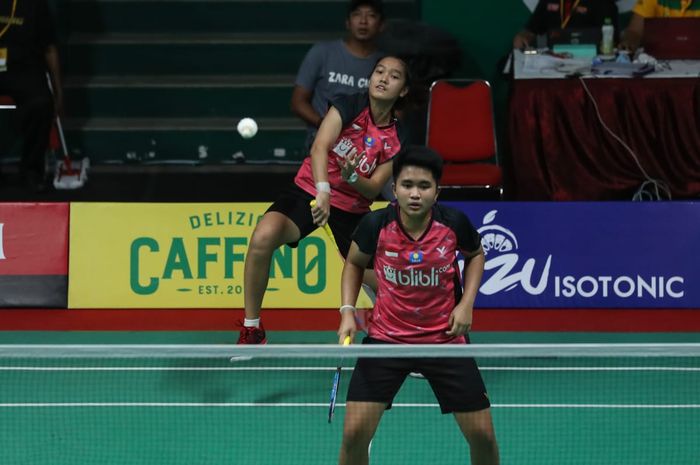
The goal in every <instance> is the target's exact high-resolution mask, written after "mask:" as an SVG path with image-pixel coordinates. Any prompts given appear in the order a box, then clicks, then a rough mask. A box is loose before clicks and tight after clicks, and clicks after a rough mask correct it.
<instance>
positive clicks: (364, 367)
mask: <svg viewBox="0 0 700 465" xmlns="http://www.w3.org/2000/svg"><path fill="white" fill-rule="evenodd" d="M362 343H363V344H385V342H383V341H378V340H376V339H372V338H370V337H365V338H364V340H363V341H362ZM412 372H417V373H422V374H423V376H425V379H426V380H427V381H428V383H430V387H431V388H432V390H433V393H435V397H436V398H437V400H438V403H439V404H440V410H441V411H442V413H453V412H476V411H478V410H484V409H486V408H488V407H490V405H491V403H490V402H489V398H488V396H487V394H486V387H485V386H484V381H483V380H482V379H481V374H480V373H479V368H478V367H477V366H476V362H475V361H474V359H473V358H452V357H448V358H360V359H358V360H357V364H356V365H355V371H354V372H353V374H352V378H351V379H350V386H349V387H348V396H347V400H348V401H355V402H380V403H383V404H388V406H387V409H390V408H391V403H392V401H393V399H394V396H395V395H396V393H397V392H399V388H400V387H401V385H402V384H403V382H404V380H405V379H406V376H408V374H409V373H412Z"/></svg>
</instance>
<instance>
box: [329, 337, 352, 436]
mask: <svg viewBox="0 0 700 465" xmlns="http://www.w3.org/2000/svg"><path fill="white" fill-rule="evenodd" d="M350 342H352V339H351V338H350V336H346V337H345V340H343V345H344V346H347V345H350ZM341 361H342V359H341ZM342 369H343V367H342V366H338V368H336V370H335V374H334V375H333V387H331V403H330V405H329V406H328V423H330V422H331V421H332V420H333V414H334V413H335V400H336V398H337V397H338V387H339V386H340V372H341V371H342Z"/></svg>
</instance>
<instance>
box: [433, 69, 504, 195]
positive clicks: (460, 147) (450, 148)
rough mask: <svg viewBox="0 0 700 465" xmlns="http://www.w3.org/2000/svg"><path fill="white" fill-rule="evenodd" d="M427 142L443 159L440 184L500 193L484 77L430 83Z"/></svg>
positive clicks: (501, 183)
mask: <svg viewBox="0 0 700 465" xmlns="http://www.w3.org/2000/svg"><path fill="white" fill-rule="evenodd" d="M426 145H427V146H428V147H430V148H431V149H433V150H435V151H436V152H437V153H439V154H440V155H441V156H442V158H443V160H444V161H445V167H444V169H443V174H442V181H441V182H440V184H441V186H440V187H443V188H482V189H490V190H496V191H497V192H498V195H499V197H502V196H503V176H502V172H501V167H500V166H499V164H498V156H497V153H496V133H495V128H494V121H493V104H492V98H491V86H490V84H489V83H488V82H487V81H481V80H439V81H435V82H434V83H433V85H432V86H431V87H430V102H429V104H428V127H427V131H426Z"/></svg>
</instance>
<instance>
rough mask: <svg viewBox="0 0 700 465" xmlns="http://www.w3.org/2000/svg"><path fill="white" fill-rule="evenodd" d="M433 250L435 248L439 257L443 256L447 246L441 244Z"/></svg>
mask: <svg viewBox="0 0 700 465" xmlns="http://www.w3.org/2000/svg"><path fill="white" fill-rule="evenodd" d="M435 250H437V251H438V253H439V254H440V258H442V257H444V256H445V254H446V253H447V247H445V246H444V245H441V246H440V247H438V248H437V249H435Z"/></svg>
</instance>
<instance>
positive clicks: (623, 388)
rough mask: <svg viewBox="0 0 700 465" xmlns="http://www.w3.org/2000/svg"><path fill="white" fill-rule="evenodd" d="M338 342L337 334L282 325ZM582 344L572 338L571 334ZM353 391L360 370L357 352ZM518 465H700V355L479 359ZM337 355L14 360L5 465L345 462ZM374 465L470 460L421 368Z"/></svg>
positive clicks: (223, 337) (7, 397)
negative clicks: (340, 456)
mask: <svg viewBox="0 0 700 465" xmlns="http://www.w3.org/2000/svg"><path fill="white" fill-rule="evenodd" d="M269 336H270V339H271V341H272V343H302V342H310V343H323V342H328V343H332V342H333V341H334V335H333V333H291V332H284V333H274V332H273V333H270V335H269ZM232 339H233V338H232V335H231V334H230V333H224V332H222V333H212V332H209V333H186V334H185V333H38V332H31V333H29V332H23V333H22V332H12V333H10V332H7V333H0V344H19V343H23V344H27V343H36V344H63V343H80V344H84V343H99V344H118V343H131V344H133V343H138V344H142V343H157V344H166V343H168V344H200V343H201V344H218V343H221V344H227V343H231V342H232ZM473 339H474V341H475V342H479V343H494V342H502V343H512V342H698V339H700V338H699V337H698V335H697V334H694V333H693V334H635V335H630V334H625V335H622V334H611V333H607V334H582V333H558V334H550V335H547V334H543V333H518V334H513V333H511V334H505V333H482V334H475V335H474V336H473ZM563 339H566V340H563ZM343 364H344V366H346V369H345V370H344V374H343V379H342V381H341V394H340V395H339V401H340V400H341V399H344V391H345V388H346V387H347V383H348V380H349V378H350V376H351V373H352V361H351V360H346V361H344V363H343ZM479 364H480V367H481V370H482V375H483V377H484V380H485V382H486V385H487V388H488V390H489V396H490V399H491V401H492V404H493V409H492V413H493V417H494V423H495V427H496V432H497V436H498V439H499V445H500V450H501V455H502V463H503V464H518V465H535V464H551V465H564V464H576V465H579V464H580V465H584V464H585V465H592V464H601V465H602V464H611V465H612V464H615V465H618V464H623V465H625V464H629V465H633V464H634V465H642V464H649V465H651V464H654V465H659V464H663V465H671V464H678V465H681V464H682V465H698V464H700V440H698V438H700V388H699V387H698V386H700V359H698V358H682V359H667V358H650V359H644V358H642V359H637V358H634V359H620V358H615V359H612V358H611V359H563V358H557V357H555V356H553V357H545V358H542V357H538V358H522V359H503V360H500V359H486V360H479ZM333 370H334V363H333V361H332V360H328V359H321V360H318V359H317V360H312V361H309V360H301V359H289V360H286V359H285V360H280V361H276V360H268V361H264V362H260V361H255V360H253V361H239V362H236V363H231V362H230V361H228V360H218V359H217V360H213V359H212V360H208V359H205V360H191V359H183V360H179V359H175V360H173V359H168V360H145V361H144V360H141V361H138V362H136V361H134V360H107V361H105V360H101V361H92V362H90V363H88V362H86V361H85V360H61V359H59V360H28V359H12V360H11V359H7V360H0V376H1V377H2V383H0V464H2V465H20V464H21V465H25V464H26V465H30V464H31V465H88V464H89V465H93V464H94V465H97V464H100V465H106V464H115V465H116V464H119V465H146V464H148V465H166V464H167V465H204V464H211V465H215V464H216V465H218V464H222V465H223V464H295V465H296V464H299V465H302V464H303V465H307V464H309V465H314V464H319V465H320V464H332V463H336V460H337V452H338V447H339V444H340V438H341V432H342V422H343V415H344V404H342V403H340V404H339V406H338V408H337V410H336V417H335V419H334V421H333V422H332V423H331V424H328V422H327V409H328V393H329V389H330V384H331V379H332V375H333ZM370 463H372V464H401V465H404V464H436V465H438V464H439V465H449V464H465V463H469V461H468V448H467V445H466V443H465V442H464V440H463V439H462V437H461V435H460V433H459V432H458V430H457V427H456V425H455V423H454V420H453V419H452V417H451V416H450V415H441V414H440V412H439V409H438V407H437V404H436V401H435V399H434V397H433V394H432V392H431V390H430V387H429V385H428V383H427V382H426V381H425V380H422V379H416V378H408V379H407V380H406V382H405V384H404V386H403V388H402V390H401V392H400V393H399V395H398V396H397V398H396V399H395V404H394V408H392V409H391V410H390V411H388V412H387V413H386V414H385V416H384V419H383V421H382V423H381V425H380V427H379V431H378V433H377V435H376V437H375V440H374V441H373V443H372V449H371V460H370Z"/></svg>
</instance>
